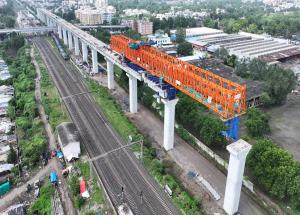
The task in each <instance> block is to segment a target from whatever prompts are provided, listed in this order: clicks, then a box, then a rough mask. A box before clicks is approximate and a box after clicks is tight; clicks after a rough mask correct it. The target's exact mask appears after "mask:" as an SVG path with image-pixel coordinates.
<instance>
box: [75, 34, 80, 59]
mask: <svg viewBox="0 0 300 215" xmlns="http://www.w3.org/2000/svg"><path fill="white" fill-rule="evenodd" d="M74 44H75V55H76V56H78V55H79V54H80V53H79V39H78V37H77V36H74Z"/></svg>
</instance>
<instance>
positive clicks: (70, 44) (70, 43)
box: [68, 31, 73, 50]
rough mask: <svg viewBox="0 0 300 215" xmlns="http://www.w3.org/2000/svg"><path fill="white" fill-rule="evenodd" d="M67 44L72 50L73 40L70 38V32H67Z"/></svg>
mask: <svg viewBox="0 0 300 215" xmlns="http://www.w3.org/2000/svg"><path fill="white" fill-rule="evenodd" d="M68 41H69V42H68V43H69V49H70V50H72V49H73V38H72V33H71V31H68Z"/></svg>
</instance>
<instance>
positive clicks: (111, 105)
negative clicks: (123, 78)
mask: <svg viewBox="0 0 300 215" xmlns="http://www.w3.org/2000/svg"><path fill="white" fill-rule="evenodd" d="M87 85H88V88H89V90H90V91H91V92H93V96H94V97H95V99H96V102H97V103H98V104H99V106H100V107H101V108H102V111H103V112H104V114H105V115H106V117H107V119H108V120H109V121H110V123H111V124H112V126H113V127H114V128H115V129H116V131H117V132H118V133H119V134H120V135H121V136H122V138H123V139H124V140H127V139H128V136H129V135H131V136H132V135H133V136H134V135H136V134H137V129H136V128H135V127H134V126H133V125H132V124H131V123H130V122H129V120H128V119H127V117H126V116H124V114H123V113H122V109H121V108H120V107H119V106H118V105H117V103H116V101H115V100H114V99H113V97H112V96H111V95H110V94H109V92H108V90H107V89H106V88H105V87H102V86H100V85H99V84H98V83H97V82H96V81H94V80H88V81H87Z"/></svg>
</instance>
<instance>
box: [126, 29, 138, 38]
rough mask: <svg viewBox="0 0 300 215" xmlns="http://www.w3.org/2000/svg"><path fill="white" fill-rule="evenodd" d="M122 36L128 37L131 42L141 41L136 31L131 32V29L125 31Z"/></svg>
mask: <svg viewBox="0 0 300 215" xmlns="http://www.w3.org/2000/svg"><path fill="white" fill-rule="evenodd" d="M124 35H125V36H127V37H130V38H131V39H133V40H141V39H142V36H141V34H140V33H139V32H137V31H134V30H132V29H129V30H127V31H126V32H125V33H124Z"/></svg>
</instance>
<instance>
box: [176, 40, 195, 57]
mask: <svg viewBox="0 0 300 215" xmlns="http://www.w3.org/2000/svg"><path fill="white" fill-rule="evenodd" d="M177 53H178V55H179V56H189V55H193V46H192V44H191V43H188V42H182V43H179V44H178V48H177Z"/></svg>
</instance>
